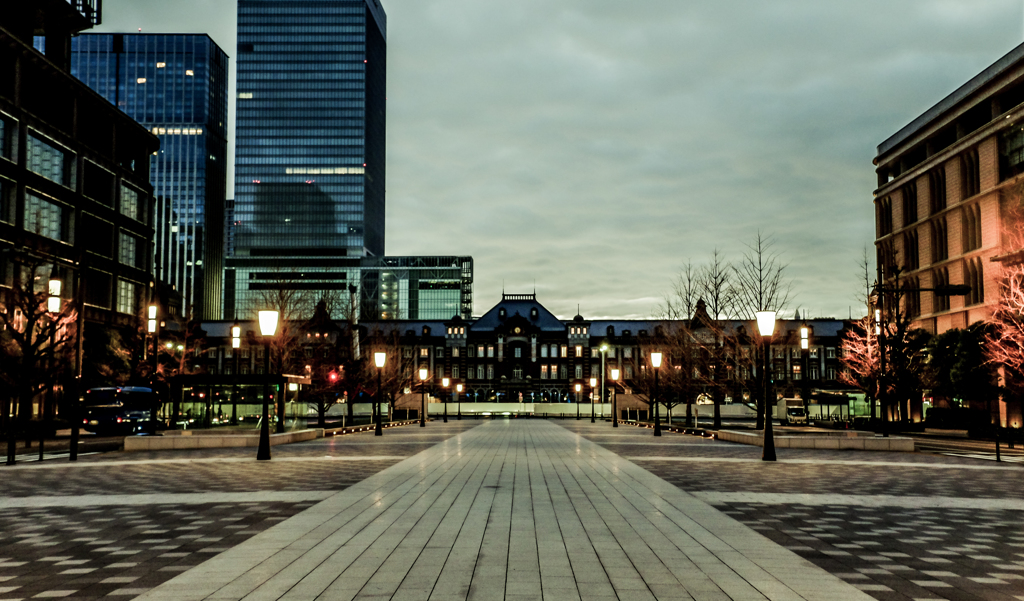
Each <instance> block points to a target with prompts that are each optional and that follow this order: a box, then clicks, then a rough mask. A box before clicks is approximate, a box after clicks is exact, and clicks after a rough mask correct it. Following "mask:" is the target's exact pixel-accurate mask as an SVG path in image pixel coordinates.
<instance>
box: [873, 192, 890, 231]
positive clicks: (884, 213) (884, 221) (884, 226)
mask: <svg viewBox="0 0 1024 601" xmlns="http://www.w3.org/2000/svg"><path fill="white" fill-rule="evenodd" d="M875 212H876V213H877V216H876V219H877V220H878V225H877V227H878V236H879V237H882V236H887V235H889V234H891V233H892V199H890V198H889V197H888V196H886V197H885V198H883V199H881V200H879V201H878V204H877V205H876V207H875Z"/></svg>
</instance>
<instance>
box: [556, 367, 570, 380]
mask: <svg viewBox="0 0 1024 601" xmlns="http://www.w3.org/2000/svg"><path fill="white" fill-rule="evenodd" d="M558 377H559V378H561V379H562V380H568V379H569V366H568V365H559V366H558Z"/></svg>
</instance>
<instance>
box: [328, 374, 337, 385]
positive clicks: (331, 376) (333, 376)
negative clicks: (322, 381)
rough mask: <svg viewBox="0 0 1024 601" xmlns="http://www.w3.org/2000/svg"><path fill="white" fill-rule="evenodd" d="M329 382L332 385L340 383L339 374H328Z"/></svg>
mask: <svg viewBox="0 0 1024 601" xmlns="http://www.w3.org/2000/svg"><path fill="white" fill-rule="evenodd" d="M327 380H328V381H329V382H331V383H332V384H333V383H335V382H337V381H338V372H336V371H331V372H330V373H329V374H327Z"/></svg>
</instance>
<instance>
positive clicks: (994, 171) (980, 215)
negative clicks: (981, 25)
mask: <svg viewBox="0 0 1024 601" xmlns="http://www.w3.org/2000/svg"><path fill="white" fill-rule="evenodd" d="M873 162H874V164H875V171H876V173H877V176H878V188H877V189H876V190H875V193H874V204H875V231H876V236H875V238H876V239H875V247H876V252H877V258H878V264H879V266H880V267H881V271H883V272H884V274H883V278H884V279H885V280H886V281H887V282H890V283H891V281H892V277H893V275H894V271H893V266H894V265H895V266H899V267H900V268H901V269H902V274H901V276H900V279H901V284H902V285H904V286H907V287H908V288H934V287H937V286H943V285H950V284H966V285H968V286H970V287H971V293H970V294H968V295H967V296H952V297H950V296H942V295H937V294H934V293H933V292H931V291H920V292H908V293H907V294H906V295H905V297H904V299H903V307H904V309H905V310H906V311H907V312H908V313H909V315H911V316H912V317H913V318H914V319H915V325H917V326H918V327H921V328H924V329H926V330H928V331H930V332H932V333H940V332H943V331H945V330H948V329H951V328H963V327H966V326H968V325H970V324H972V323H975V322H977V321H981V320H983V319H986V318H987V317H989V315H990V314H991V311H992V306H993V304H994V303H995V301H996V298H997V296H998V280H999V275H1000V265H999V263H998V262H993V259H997V258H999V257H1001V256H1006V255H1010V254H1013V253H1014V252H1015V251H1019V250H1020V248H1019V247H1018V245H1019V242H1014V241H1013V240H1011V239H1010V238H1011V237H1010V236H1009V235H1008V226H1009V225H1010V224H1009V222H1010V220H1011V219H1012V217H1013V214H1014V211H1017V210H1019V207H1020V205H1021V195H1020V179H1021V178H1020V173H1021V172H1022V171H1024V45H1021V46H1018V47H1016V48H1014V49H1013V50H1012V51H1011V52H1010V53H1009V54H1007V55H1006V56H1004V57H1003V58H1001V59H999V60H998V61H996V62H995V63H993V64H992V65H991V66H990V67H988V68H987V69H985V70H984V71H982V72H981V73H979V74H978V75H977V76H975V77H974V78H972V79H971V80H970V81H968V82H967V83H965V84H964V85H962V86H961V87H960V88H958V89H957V90H955V91H954V92H953V93H951V94H950V95H949V96H947V97H945V98H943V99H942V100H941V101H939V102H938V103H937V104H936V105H935V106H933V107H931V108H930V109H928V110H927V111H925V112H924V113H923V114H922V115H920V116H919V117H917V118H916V119H914V120H913V121H912V122H910V123H909V124H908V125H907V126H906V127H904V128H903V129H901V130H900V131H898V132H896V133H895V134H894V135H893V136H891V137H890V138H889V139H887V140H885V141H884V142H882V143H881V144H880V145H879V146H878V152H877V156H876V157H875V159H874V161H873Z"/></svg>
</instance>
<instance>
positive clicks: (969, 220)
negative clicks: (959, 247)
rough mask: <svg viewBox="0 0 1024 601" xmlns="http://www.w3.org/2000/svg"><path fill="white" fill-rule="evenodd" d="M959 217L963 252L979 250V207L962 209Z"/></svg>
mask: <svg viewBox="0 0 1024 601" xmlns="http://www.w3.org/2000/svg"><path fill="white" fill-rule="evenodd" d="M960 217H961V228H962V232H963V233H962V234H961V236H962V241H963V250H964V252H965V253H966V252H970V251H972V250H977V249H979V248H981V205H979V204H974V205H971V206H967V207H964V208H963V212H962V213H961V214H960Z"/></svg>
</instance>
